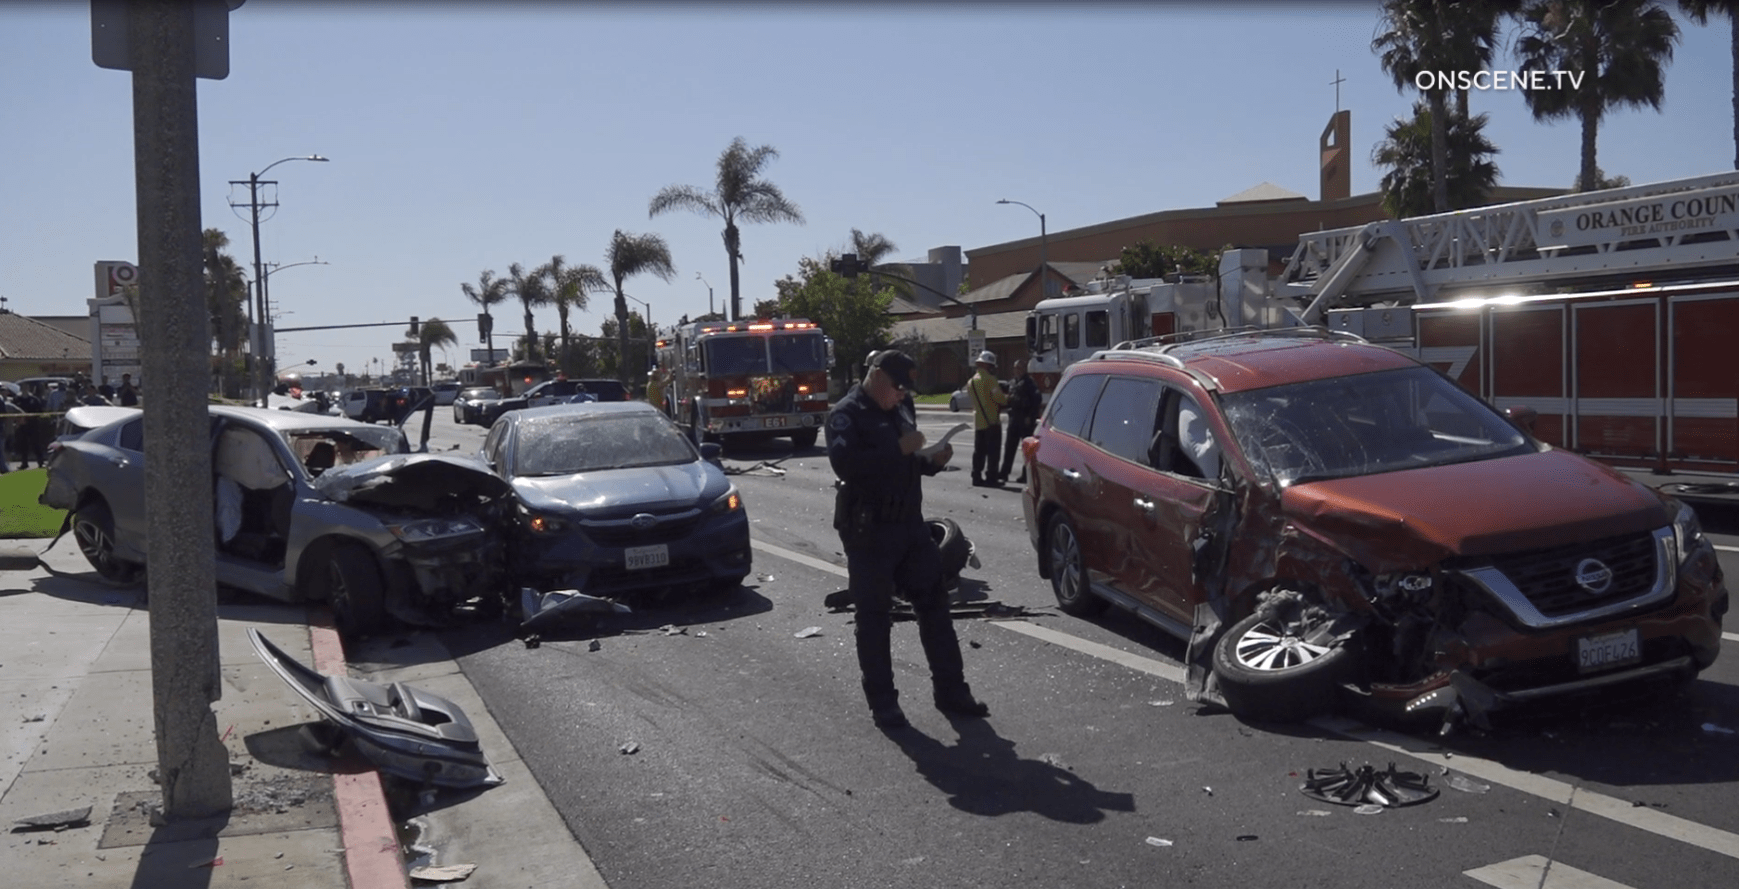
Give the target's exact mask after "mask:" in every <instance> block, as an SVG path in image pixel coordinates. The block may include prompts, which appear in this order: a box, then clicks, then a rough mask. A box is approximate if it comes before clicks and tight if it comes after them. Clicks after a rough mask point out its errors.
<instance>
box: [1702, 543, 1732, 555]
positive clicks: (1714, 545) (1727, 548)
mask: <svg viewBox="0 0 1739 889" xmlns="http://www.w3.org/2000/svg"><path fill="white" fill-rule="evenodd" d="M1709 545H1710V546H1713V547H1714V548H1716V549H1718V550H1723V551H1726V552H1730V553H1739V546H1722V545H1721V544H1719V543H1711V544H1709Z"/></svg>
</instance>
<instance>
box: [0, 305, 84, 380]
mask: <svg viewBox="0 0 1739 889" xmlns="http://www.w3.org/2000/svg"><path fill="white" fill-rule="evenodd" d="M80 320H83V321H84V322H85V324H86V326H87V327H88V326H89V324H90V321H89V319H80ZM90 370H91V344H90V341H89V340H87V339H84V338H83V337H79V336H75V335H73V334H72V333H69V332H68V331H67V330H66V329H64V328H62V327H60V326H57V325H55V324H51V323H45V322H43V321H39V320H37V319H35V318H30V317H26V316H24V315H19V314H17V313H14V312H9V311H0V380H21V379H24V378H25V377H54V376H68V377H70V376H72V375H73V374H75V373H85V374H88V373H90Z"/></svg>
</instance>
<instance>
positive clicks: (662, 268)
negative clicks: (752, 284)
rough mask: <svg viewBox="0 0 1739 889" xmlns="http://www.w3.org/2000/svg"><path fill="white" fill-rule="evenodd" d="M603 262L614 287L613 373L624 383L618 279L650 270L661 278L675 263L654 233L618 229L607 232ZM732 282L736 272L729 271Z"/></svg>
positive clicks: (623, 317) (623, 314)
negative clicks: (614, 364) (638, 232)
mask: <svg viewBox="0 0 1739 889" xmlns="http://www.w3.org/2000/svg"><path fill="white" fill-rule="evenodd" d="M604 262H605V264H606V265H608V266H609V267H610V280H611V281H612V282H613V283H614V285H615V290H616V356H617V361H616V376H617V378H618V379H620V380H621V381H622V384H623V385H627V384H628V299H627V297H625V296H623V294H622V282H623V281H625V280H627V279H628V278H632V277H633V276H635V275H638V274H640V273H641V272H651V273H652V274H654V275H657V276H658V277H659V278H660V279H662V280H664V281H669V280H670V279H671V278H674V277H676V266H675V265H673V264H671V262H670V246H669V245H668V244H665V243H664V239H663V238H661V237H659V236H657V235H654V234H646V235H631V234H628V233H627V232H624V231H622V230H621V229H616V233H615V234H613V235H611V236H610V246H609V247H608V248H606V249H605V251H604ZM731 279H732V283H733V284H734V283H735V281H736V272H735V270H734V269H733V271H732V273H731Z"/></svg>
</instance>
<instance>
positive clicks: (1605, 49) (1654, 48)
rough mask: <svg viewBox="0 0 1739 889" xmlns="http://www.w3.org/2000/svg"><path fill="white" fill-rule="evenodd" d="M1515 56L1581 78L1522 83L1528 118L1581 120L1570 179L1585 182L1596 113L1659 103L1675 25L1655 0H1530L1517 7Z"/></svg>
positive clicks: (1594, 168) (1590, 170)
mask: <svg viewBox="0 0 1739 889" xmlns="http://www.w3.org/2000/svg"><path fill="white" fill-rule="evenodd" d="M1522 21H1523V26H1522V36H1521V38H1520V39H1518V40H1517V41H1516V56H1517V58H1518V59H1519V60H1520V61H1521V69H1522V70H1523V71H1545V72H1551V71H1570V72H1578V73H1580V74H1581V75H1582V78H1581V84H1580V85H1579V86H1572V85H1570V84H1565V86H1564V88H1563V89H1550V90H1528V91H1527V92H1525V93H1523V94H1522V96H1523V98H1524V99H1526V100H1527V103H1528V110H1530V111H1532V112H1533V113H1534V119H1535V120H1561V119H1563V118H1568V117H1575V118H1579V119H1580V120H1581V121H1582V164H1581V173H1580V175H1578V176H1577V178H1576V181H1577V183H1578V184H1579V185H1580V189H1579V190H1582V191H1588V190H1591V189H1592V188H1593V187H1594V184H1595V181H1596V180H1597V179H1598V178H1599V173H1598V165H1597V164H1596V158H1595V141H1596V139H1597V137H1598V135H1599V132H1600V120H1601V118H1603V117H1604V116H1605V115H1606V112H1607V110H1608V109H1611V108H1618V107H1620V106H1630V107H1632V108H1641V107H1643V106H1645V105H1646V106H1649V107H1651V108H1654V109H1656V110H1658V109H1659V108H1660V107H1661V100H1662V99H1663V98H1664V97H1665V94H1666V76H1665V71H1666V66H1667V64H1668V63H1670V62H1671V61H1672V58H1673V44H1675V43H1677V42H1678V39H1679V26H1678V25H1677V24H1674V23H1673V17H1672V15H1671V14H1670V13H1668V12H1667V11H1666V10H1665V9H1663V8H1661V6H1660V4H1658V3H1655V2H1654V0H1532V2H1530V3H1529V4H1528V5H1527V7H1526V8H1525V9H1523V10H1522Z"/></svg>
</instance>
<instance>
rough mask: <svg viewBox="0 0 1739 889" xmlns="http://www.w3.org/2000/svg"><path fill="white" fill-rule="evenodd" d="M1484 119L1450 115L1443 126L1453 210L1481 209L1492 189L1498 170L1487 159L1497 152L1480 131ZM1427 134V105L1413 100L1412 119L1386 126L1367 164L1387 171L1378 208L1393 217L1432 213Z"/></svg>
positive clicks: (1432, 183)
mask: <svg viewBox="0 0 1739 889" xmlns="http://www.w3.org/2000/svg"><path fill="white" fill-rule="evenodd" d="M1487 117H1488V116H1487V115H1484V114H1478V115H1474V116H1473V117H1471V118H1464V117H1462V116H1460V115H1458V114H1453V113H1451V114H1450V115H1449V120H1448V125H1447V126H1446V127H1445V128H1444V129H1445V132H1444V141H1445V143H1446V146H1447V149H1448V150H1447V152H1446V154H1447V156H1448V158H1449V169H1448V170H1447V171H1446V172H1447V176H1446V177H1445V184H1446V186H1447V190H1448V195H1449V208H1450V209H1452V210H1463V209H1466V208H1468V207H1478V206H1483V205H1484V204H1485V203H1486V200H1487V197H1488V196H1489V195H1490V194H1491V191H1492V189H1493V188H1494V187H1496V186H1497V179H1498V168H1497V164H1495V163H1492V160H1491V158H1492V156H1493V155H1495V154H1497V153H1498V150H1497V147H1496V146H1494V145H1492V144H1491V142H1490V141H1488V140H1487V139H1486V138H1485V135H1484V133H1482V132H1481V130H1483V129H1484V128H1485V124H1486V120H1487ZM1431 131H1432V126H1431V109H1430V107H1429V106H1428V105H1427V104H1426V103H1425V102H1424V101H1418V102H1414V103H1413V116H1412V117H1411V118H1406V117H1401V118H1396V119H1395V120H1394V121H1393V122H1392V123H1390V124H1389V126H1388V127H1387V128H1386V129H1385V131H1384V138H1383V141H1381V142H1379V143H1377V147H1376V149H1375V150H1374V151H1372V152H1371V162H1372V163H1374V164H1376V165H1377V166H1379V167H1386V168H1388V172H1386V173H1384V174H1383V183H1382V190H1383V209H1384V210H1386V211H1388V213H1389V215H1390V216H1393V217H1395V218H1396V219H1401V218H1404V217H1408V216H1420V215H1424V214H1427V213H1431V212H1434V207H1435V206H1436V204H1435V198H1434V196H1433V194H1432V192H1433V189H1434V187H1435V183H1434V181H1433V177H1432V170H1431Z"/></svg>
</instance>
